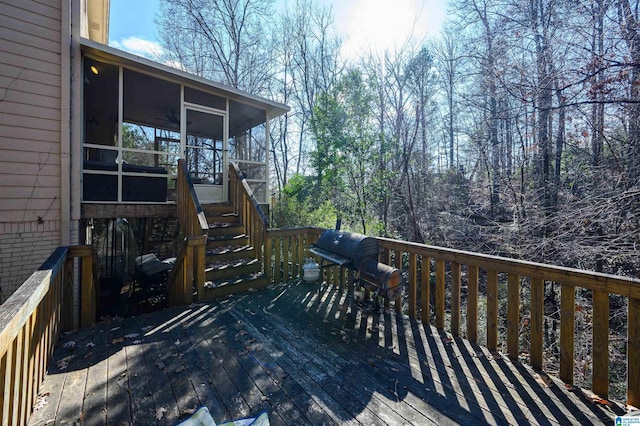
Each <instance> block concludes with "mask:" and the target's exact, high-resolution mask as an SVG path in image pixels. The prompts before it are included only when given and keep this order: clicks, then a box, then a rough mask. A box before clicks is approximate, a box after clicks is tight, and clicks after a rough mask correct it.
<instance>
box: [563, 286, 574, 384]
mask: <svg viewBox="0 0 640 426" xmlns="http://www.w3.org/2000/svg"><path fill="white" fill-rule="evenodd" d="M575 308H576V289H575V287H574V286H571V285H567V284H562V285H561V289H560V379H561V380H563V381H564V382H565V383H568V384H571V385H572V384H573V365H574V361H573V353H574V349H573V343H574V333H575Z"/></svg>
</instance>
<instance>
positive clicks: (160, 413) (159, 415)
mask: <svg viewBox="0 0 640 426" xmlns="http://www.w3.org/2000/svg"><path fill="white" fill-rule="evenodd" d="M166 412H167V409H166V408H164V407H160V408H158V409H156V420H162V418H163V417H164V413H166Z"/></svg>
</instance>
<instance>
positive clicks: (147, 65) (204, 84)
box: [80, 38, 290, 128]
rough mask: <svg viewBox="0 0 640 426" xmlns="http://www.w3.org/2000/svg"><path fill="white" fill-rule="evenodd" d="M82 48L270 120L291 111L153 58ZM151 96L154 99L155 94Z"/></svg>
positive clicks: (92, 45) (90, 45) (84, 42)
mask: <svg viewBox="0 0 640 426" xmlns="http://www.w3.org/2000/svg"><path fill="white" fill-rule="evenodd" d="M80 45H81V49H82V51H83V52H85V53H87V54H90V55H91V56H93V57H95V58H97V59H100V60H103V61H105V62H109V63H114V64H119V65H123V66H127V67H129V68H131V69H135V70H138V71H140V72H143V73H147V74H150V75H153V76H156V77H159V78H162V79H165V80H168V81H172V82H175V83H181V84H186V85H188V86H191V87H194V88H197V89H200V90H204V91H208V92H213V93H215V94H218V95H219V96H224V97H226V98H229V99H230V100H232V101H238V102H241V103H242V104H245V105H244V107H245V108H248V109H252V108H250V107H249V106H253V107H254V108H258V109H261V110H264V111H266V112H267V118H268V119H271V118H275V117H278V116H280V115H282V114H284V113H286V112H288V111H289V110H290V108H289V107H288V106H287V105H284V104H281V103H278V102H275V101H271V100H269V99H266V98H262V97H260V96H256V95H252V94H250V93H247V92H243V91H241V90H238V89H235V88H233V87H231V86H227V85H224V84H221V83H217V82H214V81H212V80H207V79H205V78H202V77H198V76H196V75H194V74H190V73H188V72H186V71H183V70H179V69H177V68H172V67H169V66H167V65H164V64H161V63H159V62H154V61H151V60H149V59H146V58H143V57H140V56H136V55H133V54H131V53H128V52H124V51H122V50H118V49H115V48H113V47H110V46H106V45H103V44H100V43H96V42H94V41H91V40H88V39H85V38H81V40H80ZM150 95H151V96H153V95H154V94H150ZM245 112H246V111H245ZM248 117H249V118H250V119H251V124H252V125H256V124H260V122H257V123H256V122H255V120H256V119H257V117H255V114H254V116H253V117H252V116H251V115H249V116H248ZM246 118H247V116H245V117H243V119H246ZM150 124H151V123H150ZM233 124H239V123H230V128H233Z"/></svg>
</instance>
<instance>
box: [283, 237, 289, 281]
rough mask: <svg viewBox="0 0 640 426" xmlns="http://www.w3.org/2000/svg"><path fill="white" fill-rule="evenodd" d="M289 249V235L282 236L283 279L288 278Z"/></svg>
mask: <svg viewBox="0 0 640 426" xmlns="http://www.w3.org/2000/svg"><path fill="white" fill-rule="evenodd" d="M290 250H291V237H289V236H286V237H283V238H282V253H283V255H284V256H283V257H284V259H283V260H282V263H283V270H284V273H283V275H284V276H283V278H284V279H285V280H288V279H289V251H290Z"/></svg>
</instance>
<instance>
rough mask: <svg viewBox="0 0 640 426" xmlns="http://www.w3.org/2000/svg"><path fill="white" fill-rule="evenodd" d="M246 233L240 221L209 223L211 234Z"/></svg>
mask: <svg viewBox="0 0 640 426" xmlns="http://www.w3.org/2000/svg"><path fill="white" fill-rule="evenodd" d="M242 233H244V227H243V226H242V224H241V223H238V222H213V223H209V235H233V234H242Z"/></svg>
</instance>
